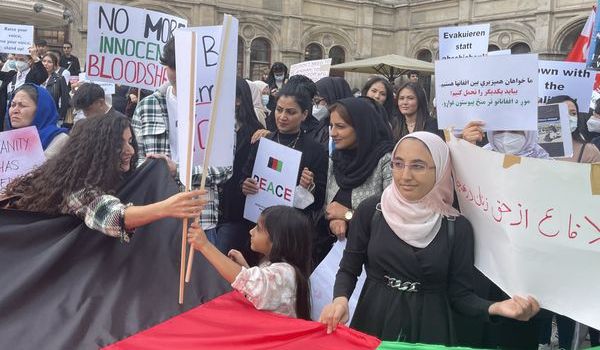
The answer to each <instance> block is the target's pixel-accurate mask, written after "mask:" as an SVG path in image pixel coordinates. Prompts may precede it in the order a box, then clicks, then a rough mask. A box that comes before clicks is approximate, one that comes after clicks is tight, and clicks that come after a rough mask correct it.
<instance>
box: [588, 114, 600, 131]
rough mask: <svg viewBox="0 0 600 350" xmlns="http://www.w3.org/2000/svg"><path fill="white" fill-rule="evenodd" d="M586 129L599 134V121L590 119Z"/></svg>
mask: <svg viewBox="0 0 600 350" xmlns="http://www.w3.org/2000/svg"><path fill="white" fill-rule="evenodd" d="M587 127H588V130H589V131H590V132H598V133H600V119H598V118H594V117H591V118H590V119H588V121H587Z"/></svg>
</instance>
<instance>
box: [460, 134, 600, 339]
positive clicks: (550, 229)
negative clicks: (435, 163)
mask: <svg viewBox="0 0 600 350" xmlns="http://www.w3.org/2000/svg"><path fill="white" fill-rule="evenodd" d="M449 146H450V152H451V155H452V163H453V166H454V180H455V188H456V192H457V195H458V200H459V203H460V208H461V212H462V213H463V215H464V216H465V217H466V218H467V219H469V221H470V222H471V224H472V226H473V229H474V232H475V266H476V267H477V268H478V269H479V270H480V271H482V272H483V273H484V274H485V275H486V276H487V277H488V278H489V279H491V280H492V281H493V282H494V283H495V284H497V285H498V286H499V287H500V288H501V289H502V290H504V291H505V292H506V293H507V294H508V295H515V294H518V295H533V296H534V297H536V298H537V300H538V301H539V302H540V304H541V306H542V307H543V308H546V309H549V310H552V311H554V312H556V313H559V314H561V315H566V316H568V317H570V318H572V319H574V320H576V321H578V322H581V323H583V324H586V325H589V326H592V327H594V328H599V327H600V317H598V315H600V303H598V295H600V279H598V278H590V270H589V269H586V268H582V266H587V267H592V266H600V193H598V192H600V189H598V187H599V186H598V185H597V181H600V180H599V179H598V174H596V173H597V172H596V171H594V168H593V167H597V165H594V166H593V165H590V164H578V163H571V162H563V161H558V160H543V159H535V158H506V159H505V155H504V154H500V153H496V152H492V151H487V150H484V149H481V148H479V147H476V146H474V145H471V144H470V143H468V142H466V141H464V140H458V139H456V138H452V140H451V141H450V142H449ZM595 182H596V184H595V185H594V183H595ZM594 193H595V195H594Z"/></svg>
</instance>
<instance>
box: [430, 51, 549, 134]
mask: <svg viewBox="0 0 600 350" xmlns="http://www.w3.org/2000/svg"><path fill="white" fill-rule="evenodd" d="M435 75H436V79H435V91H436V100H437V110H438V125H439V127H440V129H446V128H450V127H454V128H458V129H461V128H463V127H464V126H465V125H467V123H468V122H470V121H472V120H482V121H483V122H485V128H486V130H536V129H537V96H538V59H537V55H536V54H528V55H510V56H486V57H472V58H457V59H453V60H440V61H436V62H435Z"/></svg>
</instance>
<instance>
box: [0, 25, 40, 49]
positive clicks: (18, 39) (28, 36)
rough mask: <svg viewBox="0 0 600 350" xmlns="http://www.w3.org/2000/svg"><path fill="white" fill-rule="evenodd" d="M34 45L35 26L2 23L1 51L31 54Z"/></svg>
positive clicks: (0, 31) (0, 32) (0, 30)
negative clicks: (30, 50) (30, 49)
mask: <svg viewBox="0 0 600 350" xmlns="http://www.w3.org/2000/svg"><path fill="white" fill-rule="evenodd" d="M32 46H33V26H24V25H18V24H0V52H4V53H18V54H23V55H29V48H30V47H32Z"/></svg>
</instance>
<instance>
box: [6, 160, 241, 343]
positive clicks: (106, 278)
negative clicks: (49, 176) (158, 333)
mask: <svg viewBox="0 0 600 350" xmlns="http://www.w3.org/2000/svg"><path fill="white" fill-rule="evenodd" d="M177 191H178V186H177V185H176V184H175V182H174V181H173V179H172V178H171V176H170V175H169V172H168V169H167V166H166V164H165V162H164V161H156V160H155V161H152V162H148V163H146V164H145V165H144V166H142V167H141V168H140V169H138V170H137V171H136V173H135V174H134V175H133V176H132V177H131V178H130V179H129V180H128V181H127V183H126V184H125V185H124V186H123V187H122V188H121V189H120V190H119V191H118V197H119V198H120V199H121V200H122V201H123V202H124V203H134V204H147V203H152V202H157V201H160V200H162V199H165V198H167V197H169V196H170V195H172V194H174V193H176V192H177ZM181 230H182V226H181V220H175V219H164V220H160V221H157V222H155V223H153V224H150V225H147V226H145V227H141V228H139V229H137V230H136V231H135V234H134V236H133V237H132V239H131V242H130V243H120V242H119V240H118V239H115V238H112V237H108V236H106V235H104V234H101V233H99V232H96V231H92V230H90V229H88V228H87V227H86V226H85V225H84V224H83V223H82V222H81V220H79V219H77V218H74V217H71V216H60V217H49V216H46V215H41V214H35V213H26V212H22V211H14V210H0V348H1V349H13V350H14V349H50V350H53V349H57V350H58V349H78V350H79V349H98V348H100V347H103V346H107V345H109V344H111V343H113V342H115V341H118V340H121V339H123V338H126V337H128V336H130V335H132V334H135V333H138V332H140V331H142V330H144V329H147V328H149V327H152V326H154V325H156V324H158V323H160V322H163V321H165V320H167V319H169V318H171V317H173V316H175V315H177V314H179V313H181V312H184V311H186V310H189V309H191V308H193V307H195V306H197V305H198V304H201V303H204V302H206V301H209V300H211V299H213V298H215V297H216V296H219V295H221V294H223V293H225V292H227V291H229V290H230V287H229V286H228V285H227V283H226V282H225V281H224V280H223V279H222V278H221V277H220V276H219V275H218V274H217V273H216V271H215V270H214V269H213V267H212V266H211V265H210V264H208V262H206V260H204V258H203V257H202V256H201V254H195V261H194V269H193V277H192V281H191V283H190V284H189V285H187V287H186V290H185V304H184V305H183V306H180V305H179V304H178V302H177V301H178V293H179V263H180V254H181Z"/></svg>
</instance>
